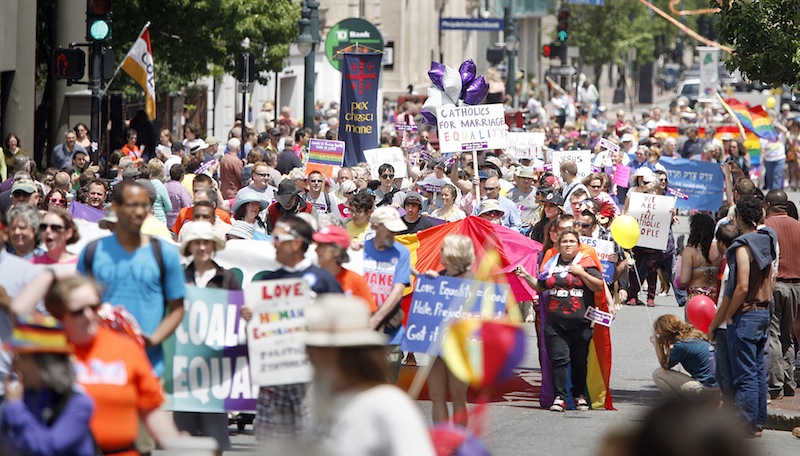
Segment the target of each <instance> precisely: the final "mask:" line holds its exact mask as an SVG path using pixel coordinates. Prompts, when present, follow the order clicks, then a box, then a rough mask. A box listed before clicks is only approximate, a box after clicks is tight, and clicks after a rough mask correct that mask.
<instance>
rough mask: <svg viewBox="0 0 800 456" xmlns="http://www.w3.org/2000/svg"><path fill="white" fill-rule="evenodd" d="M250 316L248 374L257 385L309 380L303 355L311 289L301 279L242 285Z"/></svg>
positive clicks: (309, 373) (306, 363) (265, 281)
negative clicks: (251, 315) (251, 312)
mask: <svg viewBox="0 0 800 456" xmlns="http://www.w3.org/2000/svg"><path fill="white" fill-rule="evenodd" d="M245 301H246V302H247V307H249V308H250V309H251V310H252V311H253V319H252V320H250V324H248V325H247V342H248V344H247V345H248V349H249V354H250V374H251V375H252V377H253V383H255V384H256V385H259V386H273V385H287V384H292V383H305V382H308V381H311V377H312V369H311V364H309V362H308V357H306V346H305V342H304V335H305V333H306V316H305V315H306V308H307V307H308V305H309V304H310V303H311V290H310V288H309V286H308V283H307V282H306V281H305V280H304V279H281V280H264V281H257V282H251V283H250V285H248V286H247V288H245Z"/></svg>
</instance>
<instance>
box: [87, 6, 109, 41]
mask: <svg viewBox="0 0 800 456" xmlns="http://www.w3.org/2000/svg"><path fill="white" fill-rule="evenodd" d="M110 39H111V0H87V1H86V40H87V41H108V40H110Z"/></svg>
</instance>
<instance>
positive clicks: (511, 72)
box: [503, 0, 519, 106]
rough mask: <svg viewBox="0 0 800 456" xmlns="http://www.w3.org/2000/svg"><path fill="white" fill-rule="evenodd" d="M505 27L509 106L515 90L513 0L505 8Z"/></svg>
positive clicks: (515, 39) (515, 62)
mask: <svg viewBox="0 0 800 456" xmlns="http://www.w3.org/2000/svg"><path fill="white" fill-rule="evenodd" d="M504 16H505V18H504V19H505V23H506V29H505V32H504V33H503V39H504V41H505V42H506V51H507V52H508V68H507V70H506V93H507V94H508V95H510V96H511V106H514V96H515V94H516V90H517V46H518V45H519V39H518V38H517V22H516V19H515V18H514V0H509V6H507V7H506V9H505V14H504Z"/></svg>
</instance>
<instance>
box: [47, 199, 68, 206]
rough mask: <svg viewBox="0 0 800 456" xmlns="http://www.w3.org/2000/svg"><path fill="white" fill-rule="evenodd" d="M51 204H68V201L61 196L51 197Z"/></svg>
mask: <svg viewBox="0 0 800 456" xmlns="http://www.w3.org/2000/svg"><path fill="white" fill-rule="evenodd" d="M50 204H58V205H59V206H66V205H67V202H66V201H64V200H63V199H61V198H50Z"/></svg>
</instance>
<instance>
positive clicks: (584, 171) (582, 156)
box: [553, 150, 592, 180]
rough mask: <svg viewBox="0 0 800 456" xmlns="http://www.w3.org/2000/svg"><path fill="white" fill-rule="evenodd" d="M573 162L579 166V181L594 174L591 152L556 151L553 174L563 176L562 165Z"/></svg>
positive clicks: (554, 153) (554, 152)
mask: <svg viewBox="0 0 800 456" xmlns="http://www.w3.org/2000/svg"><path fill="white" fill-rule="evenodd" d="M567 160H572V161H574V162H575V164H576V165H578V180H581V179H583V178H584V177H586V176H588V175H589V174H591V173H592V152H591V151H589V150H554V151H553V174H555V175H556V176H561V163H564V162H565V161H567Z"/></svg>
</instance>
